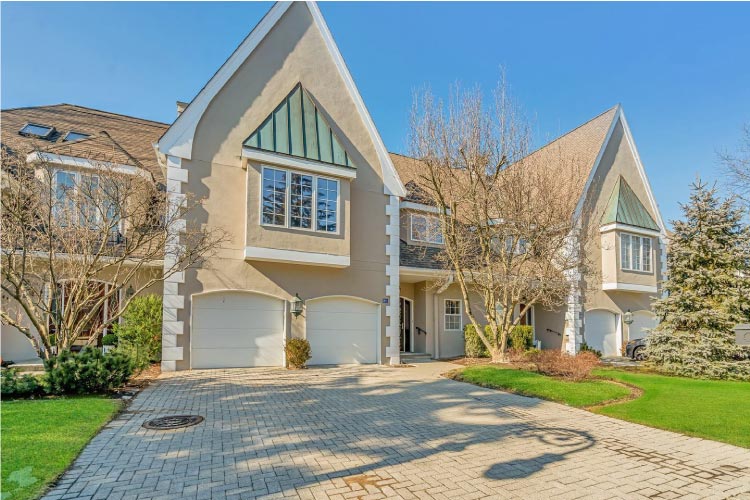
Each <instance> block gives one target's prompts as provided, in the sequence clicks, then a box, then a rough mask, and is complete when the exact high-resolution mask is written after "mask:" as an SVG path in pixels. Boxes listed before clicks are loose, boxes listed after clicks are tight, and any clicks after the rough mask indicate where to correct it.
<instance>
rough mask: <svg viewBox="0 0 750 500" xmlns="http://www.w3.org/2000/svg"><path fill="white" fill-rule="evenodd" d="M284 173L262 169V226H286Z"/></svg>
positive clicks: (285, 176) (271, 169) (282, 171)
mask: <svg viewBox="0 0 750 500" xmlns="http://www.w3.org/2000/svg"><path fill="white" fill-rule="evenodd" d="M286 178H287V175H286V172H285V171H284V170H276V169H273V168H264V169H263V224H273V225H274V226H286Z"/></svg>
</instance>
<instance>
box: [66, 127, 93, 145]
mask: <svg viewBox="0 0 750 500" xmlns="http://www.w3.org/2000/svg"><path fill="white" fill-rule="evenodd" d="M88 136H89V135H88V134H84V133H82V132H76V131H74V130H71V131H70V132H68V133H67V134H65V137H63V142H70V141H77V140H78V139H85V138H86V137H88Z"/></svg>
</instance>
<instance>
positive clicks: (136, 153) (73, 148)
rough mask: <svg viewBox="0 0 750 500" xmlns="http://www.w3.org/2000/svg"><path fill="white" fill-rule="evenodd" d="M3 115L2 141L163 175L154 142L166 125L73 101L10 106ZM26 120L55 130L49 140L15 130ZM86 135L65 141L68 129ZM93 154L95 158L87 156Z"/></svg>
mask: <svg viewBox="0 0 750 500" xmlns="http://www.w3.org/2000/svg"><path fill="white" fill-rule="evenodd" d="M0 118H2V143H3V144H12V145H14V146H15V147H20V148H24V149H25V150H26V151H25V152H31V151H33V150H35V149H39V150H42V151H49V152H51V153H52V152H54V153H55V154H60V155H67V156H76V157H81V158H87V159H94V160H100V161H111V162H114V163H120V164H123V165H133V166H138V167H141V168H144V169H146V170H147V171H148V172H150V173H151V175H152V176H153V177H154V179H155V180H156V181H157V182H163V181H164V174H163V173H162V170H161V167H160V166H159V162H158V160H157V157H156V152H155V151H154V148H153V144H154V143H155V142H156V141H157V140H158V139H159V136H161V134H163V133H164V131H165V130H167V128H168V127H169V126H168V125H167V124H165V123H159V122H155V121H151V120H145V119H142V118H136V117H133V116H126V115H120V114H117V113H110V112H107V111H101V110H98V109H92V108H86V107H83V106H76V105H73V104H55V105H51V106H36V107H26V108H13V109H5V110H2V111H0ZM28 122H32V123H39V124H43V125H50V126H53V127H55V129H56V132H55V133H54V134H53V135H52V136H50V137H49V139H38V138H35V137H25V136H22V135H20V134H18V131H19V130H20V129H21V128H22V127H23V126H24V125H25V124H26V123H28ZM70 131H74V132H79V133H82V134H86V135H88V136H89V137H86V138H83V139H78V140H75V141H64V140H63V139H64V137H65V135H66V134H67V133H68V132H70ZM89 155H94V156H95V157H94V158H89V157H88V156H89Z"/></svg>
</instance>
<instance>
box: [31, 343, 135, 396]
mask: <svg viewBox="0 0 750 500" xmlns="http://www.w3.org/2000/svg"><path fill="white" fill-rule="evenodd" d="M44 364H45V367H46V368H47V375H46V377H45V380H46V385H47V391H48V392H50V393H51V394H97V393H102V392H109V391H111V390H113V389H115V388H117V387H120V386H122V385H123V384H124V383H125V382H127V380H128V379H129V378H130V376H131V375H132V374H133V362H132V360H131V359H130V356H128V355H127V354H125V353H123V352H118V351H113V352H111V353H108V354H102V351H100V350H99V349H96V348H93V347H88V346H87V347H84V348H83V350H82V351H81V352H80V353H78V354H73V353H71V352H70V351H63V352H61V353H60V354H59V355H58V356H56V357H54V358H52V359H50V360H47V361H45V363H44Z"/></svg>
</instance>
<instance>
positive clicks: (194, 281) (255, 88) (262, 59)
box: [3, 3, 664, 371]
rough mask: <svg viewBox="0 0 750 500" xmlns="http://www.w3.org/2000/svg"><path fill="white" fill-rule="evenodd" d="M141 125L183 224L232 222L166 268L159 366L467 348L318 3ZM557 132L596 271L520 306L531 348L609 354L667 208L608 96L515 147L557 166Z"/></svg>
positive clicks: (292, 10)
mask: <svg viewBox="0 0 750 500" xmlns="http://www.w3.org/2000/svg"><path fill="white" fill-rule="evenodd" d="M53 108H54V107H53ZM73 108H75V107H73ZM32 109H42V108H32ZM81 109H83V108H81ZM88 112H91V113H99V112H93V111H91V110H88ZM104 115H107V116H111V119H112V120H114V121H116V120H120V119H122V120H125V119H127V120H137V119H131V118H125V117H119V118H117V117H118V116H119V115H109V114H104ZM5 118H6V112H3V119H4V120H5ZM28 121H34V122H35V123H42V124H48V125H54V126H56V127H57V128H58V129H59V130H66V131H67V130H68V129H75V130H78V128H75V127H72V125H71V126H68V125H63V124H62V123H61V124H58V123H57V122H55V121H54V120H52V119H51V118H50V119H46V120H43V119H42V118H34V119H33V120H32V119H31V118H29V119H28ZM20 126H23V124H19V127H20ZM5 128H6V124H5V123H4V130H5ZM79 128H80V132H83V133H89V134H94V133H96V132H97V130H99V129H102V130H107V132H108V133H109V134H110V135H111V137H112V138H114V139H116V140H117V141H118V143H120V144H124V145H125V149H127V150H128V151H131V152H132V150H131V149H130V147H128V146H127V145H126V144H125V141H124V139H121V138H120V137H119V136H118V135H117V133H116V131H115V130H114V129H112V128H110V127H109V126H97V127H95V128H94V129H93V130H92V128H91V127H88V128H84V127H83V125H81V126H80V127H79ZM146 130H148V132H147V133H146V132H145V131H146ZM143 131H144V135H148V137H145V136H144V137H143V138H141V139H136V138H132V137H131V139H134V140H137V141H140V142H139V144H140V146H139V147H140V148H150V147H151V143H152V142H157V144H156V148H157V149H158V152H157V153H156V154H153V153H151V154H152V157H151V158H150V160H149V161H150V162H152V163H149V165H151V166H152V167H153V168H154V171H153V173H154V176H155V178H156V175H157V173H159V175H163V177H161V179H164V178H166V181H165V182H166V190H167V193H168V196H169V197H170V200H171V201H172V203H173V204H175V205H178V204H179V203H181V201H182V200H183V199H184V198H185V197H186V196H188V195H190V196H194V197H196V198H202V199H205V203H204V204H203V206H202V207H201V210H199V211H197V212H195V213H191V214H189V216H187V217H186V221H185V224H186V225H189V226H190V225H206V226H207V227H210V228H222V229H224V230H225V231H226V232H227V236H228V241H227V242H226V243H225V244H224V245H223V246H222V248H221V249H220V250H219V251H218V253H217V254H216V255H215V256H213V257H211V258H210V259H208V261H207V262H206V263H205V265H203V266H202V267H200V268H197V269H190V270H187V271H186V272H184V273H177V274H176V275H174V276H171V277H169V278H168V279H167V280H166V281H165V283H164V290H163V293H164V326H163V356H162V359H163V361H162V369H163V370H165V371H170V370H185V369H191V368H217V367H250V366H282V365H283V364H284V355H283V344H284V342H285V340H286V339H288V338H291V337H302V338H307V339H308V340H309V341H310V344H311V347H312V359H311V360H310V364H346V363H383V364H396V363H399V362H400V360H401V355H402V353H408V352H421V353H428V354H429V355H431V356H432V357H435V358H445V357H452V356H458V355H461V354H463V326H464V325H465V324H466V323H467V322H468V318H467V317H466V315H465V311H464V310H463V308H464V306H463V304H462V301H461V297H460V293H459V291H458V287H457V285H448V286H442V287H437V286H435V282H436V281H437V280H438V278H440V277H441V276H444V274H445V271H444V270H443V269H441V268H440V265H439V264H438V262H437V261H436V259H435V257H436V255H437V253H439V252H440V251H441V248H442V241H441V237H440V235H439V232H436V231H432V230H431V228H434V227H435V224H436V219H435V217H434V208H433V207H431V206H429V204H425V202H424V201H423V200H424V197H423V196H419V191H420V190H419V185H418V184H419V183H418V179H417V176H416V175H415V173H414V172H415V168H416V166H417V165H418V163H417V160H414V159H411V158H407V157H404V156H401V155H396V154H390V153H388V152H387V150H386V149H385V147H384V145H383V142H382V140H381V138H380V136H379V134H378V131H377V130H376V128H375V126H374V124H373V121H372V119H371V117H370V115H369V113H368V111H367V108H366V107H365V104H364V102H363V101H362V98H361V96H360V95H359V92H358V91H357V87H356V85H355V84H354V81H353V79H352V77H351V75H350V74H349V72H348V70H347V68H346V64H345V63H344V61H343V59H342V57H341V54H340V53H339V50H338V48H337V46H336V44H335V42H334V41H333V38H332V36H331V34H330V32H329V31H328V28H327V26H326V24H325V22H324V20H323V18H322V16H321V13H320V11H319V10H318V7H317V6H316V5H315V4H314V3H277V4H275V5H274V6H273V7H272V8H271V10H270V11H269V12H268V14H266V16H265V17H264V18H263V19H262V20H261V22H260V23H259V24H258V26H257V27H256V28H255V29H254V30H253V31H252V32H251V33H250V34H249V35H248V37H247V38H246V39H245V40H244V41H243V42H242V44H241V45H240V46H239V47H238V48H237V49H236V50H235V51H234V53H232V55H231V56H230V58H229V59H228V60H227V61H226V62H225V63H224V65H223V66H222V67H221V68H219V69H218V71H217V72H216V73H215V74H214V75H213V76H212V77H211V79H210V80H209V81H208V82H207V83H206V85H205V86H204V87H203V89H202V90H201V91H200V93H199V94H198V95H197V96H196V97H195V99H193V100H192V101H191V103H190V104H188V105H184V104H181V103H178V117H177V119H176V120H175V122H174V123H173V124H172V125H171V126H169V127H168V128H167V127H166V126H164V125H161V124H154V123H153V122H145V121H144V125H143ZM4 133H5V132H4ZM162 134H163V135H162ZM159 136H161V137H160V138H159ZM157 139H158V141H157ZM552 148H554V149H555V151H559V152H561V153H562V154H563V156H565V157H566V158H567V159H571V158H572V159H575V161H577V162H582V164H583V165H585V166H586V172H585V174H586V175H585V176H582V178H581V179H580V180H579V183H578V185H577V186H576V189H577V190H578V192H579V193H580V203H579V206H580V209H581V210H583V211H584V212H583V213H587V214H591V215H590V216H588V218H587V220H586V223H587V224H591V225H594V226H596V231H597V235H598V236H597V241H596V242H592V244H591V245H589V247H588V248H585V249H583V250H584V251H586V252H589V253H590V255H591V257H592V259H594V260H595V261H596V262H601V269H600V272H595V273H588V274H587V275H585V276H577V277H573V278H572V279H571V290H572V292H571V295H570V297H569V300H568V303H567V304H565V305H563V306H561V307H560V308H559V309H558V310H554V311H550V310H544V309H541V308H533V309H532V310H531V311H530V312H529V313H528V314H527V315H526V317H525V318H522V320H521V322H522V323H524V324H528V325H532V326H533V327H534V335H535V340H536V341H538V342H540V343H541V347H543V348H557V349H559V348H561V347H562V346H563V343H565V348H566V349H567V350H568V351H570V352H575V351H577V350H578V349H579V348H580V346H581V344H582V343H583V342H584V341H585V342H586V343H587V344H588V345H590V346H592V347H594V348H597V349H600V350H602V351H603V352H604V353H605V354H617V353H619V350H620V346H621V344H622V342H623V341H624V340H627V339H628V338H636V337H640V336H643V335H644V329H645V328H648V327H650V326H653V324H654V318H653V315H651V313H650V312H649V309H650V303H651V300H652V297H654V296H656V295H657V294H658V293H659V289H658V283H659V281H660V280H661V279H662V276H663V271H664V270H663V266H664V256H663V250H664V243H663V238H664V226H663V223H662V220H661V216H660V214H659V211H658V207H657V205H656V201H655V199H654V196H653V194H652V192H651V188H650V186H649V183H648V180H647V178H646V175H645V172H644V170H643V167H642V165H641V163H640V160H639V158H638V153H637V151H636V149H635V145H634V143H633V139H632V137H631V134H630V131H629V129H628V126H627V122H626V121H625V117H624V115H623V113H622V109H621V108H620V107H619V106H618V107H615V108H613V109H610V110H608V111H606V112H605V113H603V114H601V115H599V116H597V117H596V118H594V119H592V120H591V121H589V122H587V123H586V124H584V125H581V126H580V127H578V128H577V129H575V130H573V131H571V132H569V133H567V134H565V135H563V136H562V137H560V138H558V139H557V140H555V141H553V142H552V143H550V144H549V145H547V146H545V147H544V148H541V149H540V150H538V151H536V152H534V153H532V154H531V155H530V156H529V157H528V158H527V159H526V161H528V162H530V163H536V164H538V165H539V168H551V169H554V168H558V165H556V164H555V163H554V162H553V161H551V160H549V158H551V157H553V156H555V155H547V154H546V153H548V152H549V151H550V150H551V149H552ZM139 151H140V152H142V153H143V158H141V157H138V156H136V157H137V158H138V159H139V161H141V162H143V163H144V165H145V164H146V163H145V162H146V158H145V157H146V156H148V153H147V151H146V150H145V149H139ZM157 157H158V161H157ZM158 164H163V165H165V166H166V172H165V173H164V174H161V172H160V171H158V169H157V168H156V166H157V165H158ZM178 236H179V235H175V237H178ZM177 244H179V243H177ZM169 250H170V248H167V253H166V255H165V258H164V263H165V265H168V263H169V262H170V252H169ZM628 310H630V311H631V312H632V313H633V317H634V321H633V323H632V324H630V325H629V326H628V325H625V324H624V322H623V315H624V314H625V312H627V311H628ZM3 335H5V333H3Z"/></svg>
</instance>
